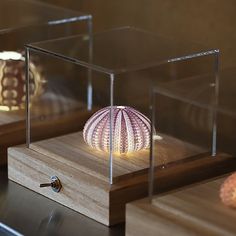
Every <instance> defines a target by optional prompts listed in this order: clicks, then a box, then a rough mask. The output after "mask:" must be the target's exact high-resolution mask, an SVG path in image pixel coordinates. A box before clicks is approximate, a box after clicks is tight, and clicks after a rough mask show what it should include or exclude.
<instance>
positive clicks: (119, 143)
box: [83, 106, 151, 153]
mask: <svg viewBox="0 0 236 236" xmlns="http://www.w3.org/2000/svg"><path fill="white" fill-rule="evenodd" d="M110 110H111V109H110V107H105V108H103V109H101V110H99V111H97V112H96V113H95V114H94V115H93V116H92V117H90V119H89V120H88V121H87V122H86V124H85V126H84V130H83V137H84V140H85V142H86V143H87V144H88V145H89V146H90V147H92V148H95V149H97V150H100V151H106V152H109V148H110V140H109V139H110ZM112 127H113V144H112V146H113V152H115V153H128V152H133V151H139V150H141V149H145V148H148V147H149V146H150V130H151V125H150V120H149V119H148V118H147V117H146V116H144V115H143V114H142V113H140V112H139V111H137V110H135V109H134V108H132V107H127V106H113V126H112Z"/></svg>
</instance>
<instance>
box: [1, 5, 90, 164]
mask: <svg viewBox="0 0 236 236" xmlns="http://www.w3.org/2000/svg"><path fill="white" fill-rule="evenodd" d="M82 32H87V34H88V35H89V34H90V33H91V32H92V17H91V15H89V14H83V13H80V12H76V11H72V10H66V9H63V8H59V7H56V6H53V5H49V4H43V3H40V2H38V1H30V0H21V1H19V0H2V1H1V2H0V41H1V45H0V83H1V89H0V91H1V96H0V133H1V136H0V137H1V139H0V140H1V141H0V147H1V148H0V149H1V151H0V163H3V164H4V163H6V149H7V147H9V146H12V145H16V144H20V143H24V142H25V105H24V104H25V97H26V96H25V95H26V94H25V67H24V66H25V53H24V44H26V43H30V42H38V41H41V40H49V39H55V38H57V37H63V36H70V35H73V34H78V33H82ZM32 66H33V67H34V69H32V75H33V77H32V81H34V83H35V84H37V87H40V86H41V85H40V86H38V85H39V84H42V83H44V82H45V79H44V75H43V67H42V66H41V62H40V61H39V60H38V59H37V58H34V62H32ZM36 90H37V91H35V92H36V93H37V94H38V93H41V88H39V89H36ZM43 137H44V138H45V137H49V136H47V135H45V136H44V135H43Z"/></svg>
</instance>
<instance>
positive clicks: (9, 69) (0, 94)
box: [0, 51, 45, 111]
mask: <svg viewBox="0 0 236 236" xmlns="http://www.w3.org/2000/svg"><path fill="white" fill-rule="evenodd" d="M29 75H30V80H29V92H30V96H31V99H34V98H36V97H38V96H39V95H40V94H41V93H42V91H43V84H44V82H45V80H44V79H43V77H42V73H41V68H40V66H39V65H37V64H36V63H35V62H33V61H31V62H30V74H29ZM25 99H26V80H25V57H24V55H23V54H22V53H20V52H16V51H3V52H0V110H1V111H11V110H18V109H20V108H24V107H25Z"/></svg>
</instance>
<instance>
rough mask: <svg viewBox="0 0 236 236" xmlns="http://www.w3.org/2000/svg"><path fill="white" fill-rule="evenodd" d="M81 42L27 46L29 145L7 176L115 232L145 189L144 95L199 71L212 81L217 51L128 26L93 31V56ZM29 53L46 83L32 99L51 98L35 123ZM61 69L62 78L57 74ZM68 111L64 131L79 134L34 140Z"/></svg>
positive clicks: (147, 126)
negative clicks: (41, 69)
mask: <svg viewBox="0 0 236 236" xmlns="http://www.w3.org/2000/svg"><path fill="white" fill-rule="evenodd" d="M89 40H90V39H89V38H88V37H87V36H86V35H78V36H72V37H68V38H61V39H57V40H48V41H45V42H40V43H34V44H28V45H27V46H26V56H27V65H28V66H27V68H28V83H27V95H28V97H27V104H28V106H27V109H28V116H27V124H28V127H27V147H26V148H25V147H16V148H11V149H10V150H9V155H8V161H9V172H8V174H9V178H10V179H12V180H14V181H16V182H18V183H20V184H22V185H24V186H26V187H28V188H30V189H32V190H34V191H37V192H39V193H40V194H43V195H45V196H47V197H49V198H51V199H53V200H55V201H58V202H60V203H61V204H64V205H66V206H68V207H70V208H72V209H74V210H76V211H79V212H80V213H82V214H85V215H87V216H89V217H91V218H93V219H95V220H97V221H99V222H101V223H103V224H105V225H113V224H116V223H119V222H122V221H124V218H125V203H127V202H129V201H132V200H135V199H138V198H141V197H144V196H145V195H146V194H147V192H148V191H147V190H148V188H147V186H148V169H149V165H150V163H149V162H150V161H149V157H150V140H151V138H150V137H151V123H150V107H151V93H150V91H151V90H152V88H153V87H154V86H158V84H159V83H165V84H167V83H172V82H173V83H174V81H180V80H181V79H183V78H186V77H188V76H189V75H199V74H201V73H203V72H206V71H207V72H209V73H215V76H214V78H213V80H214V81H215V80H216V79H217V76H218V74H217V71H218V54H219V51H218V50H216V49H206V48H204V47H202V46H201V45H200V46H199V45H197V44H193V43H188V42H179V41H177V40H169V39H166V38H163V37H160V36H157V35H155V34H152V33H150V32H146V31H143V30H140V29H136V28H132V27H123V28H118V29H112V30H108V31H105V32H101V33H96V34H93V36H92V51H91V50H90V43H89V42H90V41H89ZM36 56H37V57H39V58H41V61H43V62H44V64H45V66H44V68H45V69H47V70H46V72H45V74H46V75H47V77H48V78H49V80H48V83H47V85H46V86H45V87H44V91H43V92H42V94H41V95H40V99H44V98H50V97H56V98H57V101H58V102H54V103H52V107H51V111H52V112H53V114H50V115H49V116H48V115H47V112H45V111H44V109H40V110H39V113H37V116H35V115H34V114H33V113H32V111H33V109H34V106H35V105H36V104H37V103H38V102H40V99H39V100H35V98H34V94H33V93H32V91H33V89H32V88H31V81H30V76H29V75H30V63H31V58H34V57H36ZM202 61H203V62H204V63H203V64H204V65H203V64H201V62H202ZM52 67H55V68H57V71H56V72H55V71H54V70H52ZM67 67H69V68H70V71H68V70H64V69H65V68H67ZM75 114H79V115H78V116H76V117H77V120H72V121H71V126H74V128H75V129H77V130H75V129H73V130H71V132H68V134H66V135H64V136H58V137H55V138H51V139H45V140H42V141H37V135H38V130H40V129H41V127H43V126H45V124H48V123H50V124H51V126H50V127H49V129H50V132H54V130H55V129H56V128H57V127H55V125H56V123H58V124H60V125H61V126H64V125H66V126H67V123H65V121H66V120H67V119H71V117H73V116H74V115H75ZM55 117H56V119H54V118H55ZM51 119H53V120H54V123H52V122H50V120H51ZM18 163H20V167H19V165H18ZM50 178H51V183H50ZM40 186H41V188H40ZM44 187H45V188H44ZM46 187H49V188H46ZM50 187H51V188H50ZM52 190H54V191H52Z"/></svg>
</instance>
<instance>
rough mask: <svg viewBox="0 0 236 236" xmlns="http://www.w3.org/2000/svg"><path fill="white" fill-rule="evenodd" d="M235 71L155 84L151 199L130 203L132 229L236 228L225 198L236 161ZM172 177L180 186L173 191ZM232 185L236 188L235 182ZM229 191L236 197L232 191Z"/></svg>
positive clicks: (212, 231)
mask: <svg viewBox="0 0 236 236" xmlns="http://www.w3.org/2000/svg"><path fill="white" fill-rule="evenodd" d="M235 75H236V70H235V68H228V69H225V70H222V71H220V73H219V77H220V80H219V81H218V84H216V83H215V82H214V79H213V78H214V75H213V74H205V75H201V76H193V77H191V78H188V79H187V80H185V79H183V80H181V81H174V82H171V83H168V84H162V85H159V86H158V87H155V88H154V89H153V103H152V104H153V106H152V107H153V109H152V121H153V122H152V124H153V133H152V155H151V168H150V169H151V176H150V185H149V188H150V192H149V193H150V198H146V199H142V200H139V201H138V202H134V203H131V204H129V205H128V206H127V211H126V219H127V222H126V233H127V234H129V235H143V234H142V233H143V232H146V231H147V230H149V233H150V235H159V234H160V232H165V234H167V235H168V234H171V233H176V234H178V235H218V234H222V233H223V232H224V233H223V234H226V235H227V234H229V235H230V234H233V233H234V232H235V226H234V225H233V224H232V222H233V220H234V217H235V214H236V213H235V210H233V209H230V208H228V207H226V206H224V205H223V203H222V202H221V200H220V192H221V186H222V183H223V182H224V181H225V179H226V177H227V176H226V173H230V172H232V171H235V164H236V161H235V151H236V149H235V145H234V135H233V134H234V132H235V128H234V127H235V126H234V124H235V119H236V109H235V108H236V107H235V101H236V100H235V98H236V96H235V89H236V83H235ZM167 174H168V178H167V176H166V175H167ZM221 175H223V176H221ZM218 176H219V177H218ZM210 177H211V179H210ZM212 177H214V179H212ZM216 177H217V178H216ZM169 178H170V179H169ZM207 178H208V179H209V180H207V181H206V179H207ZM167 179H168V180H169V181H166V180H167ZM170 180H172V181H174V182H175V183H174V185H175V187H179V189H178V190H175V191H167V190H170ZM203 180H204V181H203ZM196 181H198V183H195V184H193V182H196ZM200 181H201V182H200ZM199 182H200V183H199ZM187 184H188V185H189V184H191V185H190V186H185V187H184V188H183V186H184V185H187ZM180 187H181V188H180ZM227 188H228V189H229V190H228V191H231V190H232V189H233V188H235V186H234V181H231V182H230V184H229V182H228V186H227ZM230 188H231V190H230ZM226 190H227V189H226ZM163 192H165V193H163ZM160 193H162V194H160ZM226 194H227V193H225V196H226V197H228V198H230V197H232V199H233V196H232V192H228V195H226ZM218 216H220V217H218ZM141 222H142V226H140V227H139V228H138V229H137V228H135V227H134V225H141ZM137 232H138V233H137Z"/></svg>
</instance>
